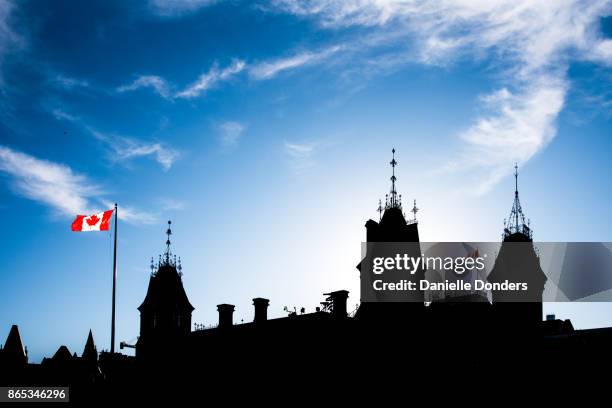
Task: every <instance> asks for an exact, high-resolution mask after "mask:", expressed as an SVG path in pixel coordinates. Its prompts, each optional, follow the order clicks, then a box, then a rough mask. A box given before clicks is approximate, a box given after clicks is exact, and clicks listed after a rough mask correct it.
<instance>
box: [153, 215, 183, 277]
mask: <svg viewBox="0 0 612 408" xmlns="http://www.w3.org/2000/svg"><path fill="white" fill-rule="evenodd" d="M171 226H172V221H170V220H168V229H167V230H166V251H165V252H164V254H163V255H159V257H158V260H157V265H156V264H155V263H154V262H153V258H151V264H150V265H149V267H150V268H151V276H154V275H155V274H156V273H157V272H158V271H159V269H160V268H161V267H163V266H171V267H173V268H176V269H177V270H178V272H179V273H180V272H181V269H182V268H181V265H180V264H181V261H180V259H179V261H178V262H177V259H176V255H174V254H173V253H172V250H171V249H170V245H171V244H172V242H171V241H170V236H171V235H172V229H171V228H170V227H171Z"/></svg>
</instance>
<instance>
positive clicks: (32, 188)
mask: <svg viewBox="0 0 612 408" xmlns="http://www.w3.org/2000/svg"><path fill="white" fill-rule="evenodd" d="M0 171H2V172H3V173H5V174H8V175H9V176H10V177H11V178H12V186H13V188H14V189H15V191H16V192H17V193H18V194H20V195H22V196H24V197H26V198H29V199H31V200H34V201H38V202H41V203H43V204H45V205H47V206H49V207H51V208H53V209H54V210H56V211H58V212H59V213H62V214H66V215H76V214H78V213H80V212H83V211H88V210H91V209H92V208H91V207H90V202H89V201H90V199H91V198H92V197H95V196H97V195H99V194H100V189H99V188H98V187H97V186H95V185H94V184H92V183H91V182H90V180H88V179H87V177H85V176H83V175H81V174H78V173H75V172H74V171H73V170H72V169H70V168H69V167H68V166H65V165H63V164H58V163H53V162H50V161H47V160H41V159H37V158H35V157H33V156H30V155H28V154H25V153H21V152H18V151H15V150H12V149H10V148H8V147H5V146H1V145H0Z"/></svg>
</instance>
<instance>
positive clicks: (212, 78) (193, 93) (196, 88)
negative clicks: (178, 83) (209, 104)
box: [175, 60, 246, 99]
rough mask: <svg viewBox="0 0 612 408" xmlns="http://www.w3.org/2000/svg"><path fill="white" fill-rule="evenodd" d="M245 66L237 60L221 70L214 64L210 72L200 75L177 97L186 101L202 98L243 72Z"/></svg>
mask: <svg viewBox="0 0 612 408" xmlns="http://www.w3.org/2000/svg"><path fill="white" fill-rule="evenodd" d="M245 66H246V63H245V62H244V61H242V60H235V61H234V62H232V63H231V64H230V65H229V66H227V67H225V68H223V69H219V66H218V65H217V64H214V65H213V66H212V67H211V68H210V70H209V71H208V72H206V73H204V74H202V75H200V77H199V78H198V79H197V80H196V81H195V82H194V83H192V84H191V85H189V86H187V87H186V88H185V89H183V90H182V91H180V92H178V93H177V94H176V95H175V96H176V97H177V98H185V99H192V98H195V97H197V96H200V94H202V93H203V92H205V91H207V90H209V89H210V88H212V87H214V86H215V85H216V84H218V83H219V82H223V81H227V80H229V79H230V78H231V77H233V76H234V75H236V74H238V73H240V72H242V70H243V69H244V68H245Z"/></svg>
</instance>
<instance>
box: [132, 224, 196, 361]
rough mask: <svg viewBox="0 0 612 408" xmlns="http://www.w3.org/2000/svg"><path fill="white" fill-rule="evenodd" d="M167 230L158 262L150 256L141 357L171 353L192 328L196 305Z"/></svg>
mask: <svg viewBox="0 0 612 408" xmlns="http://www.w3.org/2000/svg"><path fill="white" fill-rule="evenodd" d="M171 224H172V223H171V221H168V230H167V231H166V235H167V240H166V251H165V253H164V254H163V255H160V256H159V260H158V262H157V265H155V264H154V263H153V258H151V277H150V278H149V287H148V289H147V295H146V296H145V299H144V301H143V302H142V304H141V305H140V306H139V307H138V310H139V311H140V336H139V338H138V342H137V343H136V356H137V357H138V358H146V359H149V358H157V357H160V356H161V355H162V354H164V355H171V354H173V353H174V352H175V351H176V350H171V349H172V348H173V347H176V346H177V345H178V344H179V343H180V342H181V341H182V340H183V339H184V337H185V336H186V335H187V334H188V333H189V332H190V331H191V313H192V312H193V310H194V307H193V306H192V305H191V303H189V299H188V298H187V294H186V293H185V289H184V287H183V281H182V279H181V277H182V266H181V260H180V258H179V259H178V261H177V259H176V255H173V254H172V252H171V249H170V244H171V242H170V236H171V235H172V230H171V228H170V226H171Z"/></svg>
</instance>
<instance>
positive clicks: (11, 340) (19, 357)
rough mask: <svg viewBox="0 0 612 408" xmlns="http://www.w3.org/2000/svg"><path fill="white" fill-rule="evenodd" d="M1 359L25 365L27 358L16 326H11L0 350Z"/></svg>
mask: <svg viewBox="0 0 612 408" xmlns="http://www.w3.org/2000/svg"><path fill="white" fill-rule="evenodd" d="M2 357H3V360H4V361H7V362H12V363H19V364H25V363H27V361H28V357H27V354H26V351H25V348H24V347H23V342H22V341H21V335H20V334H19V327H17V325H16V324H14V325H13V326H11V330H10V331H9V334H8V337H7V338H6V342H5V343H4V348H3V349H2Z"/></svg>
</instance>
